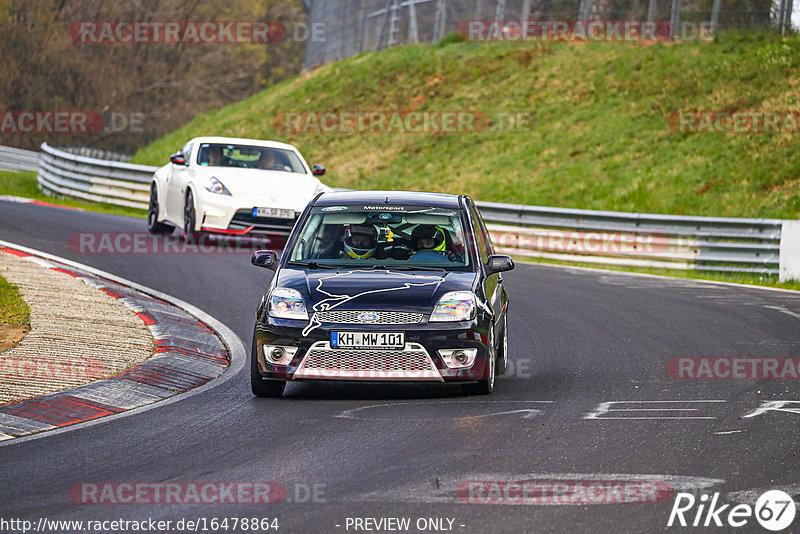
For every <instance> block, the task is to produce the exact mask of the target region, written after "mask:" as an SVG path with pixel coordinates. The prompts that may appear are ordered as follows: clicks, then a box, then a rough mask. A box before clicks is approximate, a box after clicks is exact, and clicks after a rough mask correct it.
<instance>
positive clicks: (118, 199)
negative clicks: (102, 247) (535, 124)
mask: <svg viewBox="0 0 800 534" xmlns="http://www.w3.org/2000/svg"><path fill="white" fill-rule="evenodd" d="M42 151H43V153H42V155H41V158H40V161H39V178H38V179H39V185H40V186H41V188H42V189H43V190H44V191H45V192H47V193H48V194H56V195H66V196H72V197H77V198H82V199H85V200H91V201H97V202H107V203H110V204H117V205H121V206H131V207H136V208H142V209H147V201H148V191H149V183H150V181H151V179H152V175H153V173H154V172H155V171H156V169H157V167H150V166H147V165H134V164H131V163H120V162H115V161H107V160H99V159H94V158H88V157H84V156H77V155H74V154H70V153H68V152H65V151H63V150H59V149H56V148H53V147H51V146H49V145H47V143H44V144H42ZM477 204H478V207H479V208H480V210H481V213H482V215H483V217H484V219H485V221H486V222H487V225H488V229H489V231H490V233H491V234H492V238H493V241H494V243H495V248H496V249H497V251H498V252H501V253H508V254H514V255H519V256H527V257H534V258H546V259H554V260H561V261H568V262H584V263H597V264H616V265H629V266H637V267H662V268H672V269H687V270H701V271H718V272H748V273H763V274H779V275H780V279H781V280H782V281H783V280H791V279H796V280H800V221H788V220H782V219H735V218H726V217H687V216H680V215H658V214H647V213H621V212H613V211H596V210H578V209H568V208H550V207H541V206H526V205H514V204H498V203H494V202H478V203H477Z"/></svg>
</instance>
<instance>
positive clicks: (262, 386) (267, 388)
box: [250, 330, 286, 397]
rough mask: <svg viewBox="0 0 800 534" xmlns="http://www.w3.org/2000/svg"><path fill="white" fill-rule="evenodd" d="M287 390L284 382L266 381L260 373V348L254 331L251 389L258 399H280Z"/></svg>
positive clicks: (251, 356)
mask: <svg viewBox="0 0 800 534" xmlns="http://www.w3.org/2000/svg"><path fill="white" fill-rule="evenodd" d="M285 388H286V381H284V380H264V379H263V378H261V373H259V372H258V348H257V347H256V332H255V330H254V331H253V348H252V352H251V354H250V389H251V390H252V391H253V395H255V396H256V397H280V396H281V395H283V390H284V389H285Z"/></svg>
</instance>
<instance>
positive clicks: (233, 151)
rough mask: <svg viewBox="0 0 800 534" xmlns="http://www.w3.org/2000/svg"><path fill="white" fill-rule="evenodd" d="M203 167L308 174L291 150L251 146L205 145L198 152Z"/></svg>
mask: <svg viewBox="0 0 800 534" xmlns="http://www.w3.org/2000/svg"><path fill="white" fill-rule="evenodd" d="M197 163H198V165H201V166H203V167H240V168H243V169H260V170H268V171H283V172H295V173H300V174H306V169H305V168H304V167H303V164H302V163H301V162H300V158H298V157H297V154H295V153H294V152H293V151H291V150H285V149H282V148H267V147H261V146H250V145H228V144H215V143H203V144H201V145H200V150H198V151H197Z"/></svg>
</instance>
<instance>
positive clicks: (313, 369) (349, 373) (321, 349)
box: [294, 341, 442, 382]
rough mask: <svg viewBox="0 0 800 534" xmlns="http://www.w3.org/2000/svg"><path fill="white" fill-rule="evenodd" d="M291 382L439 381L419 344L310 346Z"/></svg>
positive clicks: (431, 361) (433, 366) (425, 352)
mask: <svg viewBox="0 0 800 534" xmlns="http://www.w3.org/2000/svg"><path fill="white" fill-rule="evenodd" d="M294 378H295V379H304V378H313V379H328V380H390V381H419V380H423V381H430V380H435V381H440V382H441V381H442V375H441V374H440V373H439V371H438V369H437V368H436V365H434V363H433V360H431V358H430V356H429V355H428V352H427V351H426V350H425V348H424V347H423V346H422V345H419V344H418V343H406V346H405V348H404V349H403V350H360V349H331V348H330V345H329V344H328V342H326V341H319V342H317V343H314V344H313V345H312V346H311V348H309V349H308V352H307V353H306V355H305V357H304V358H303V361H302V362H301V363H300V365H299V366H298V368H297V371H296V372H295V374H294Z"/></svg>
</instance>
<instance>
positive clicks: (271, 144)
mask: <svg viewBox="0 0 800 534" xmlns="http://www.w3.org/2000/svg"><path fill="white" fill-rule="evenodd" d="M192 142H194V143H218V144H223V145H224V144H230V145H250V146H263V147H267V148H283V149H287V150H295V151H297V147H295V146H293V145H290V144H287V143H279V142H278V141H267V140H264V139H245V138H241V137H195V138H194V139H192Z"/></svg>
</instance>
